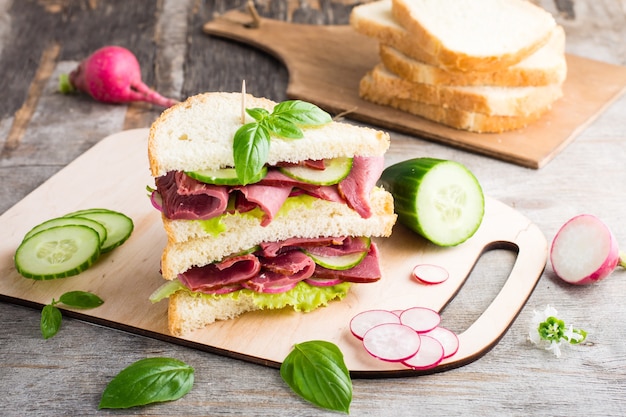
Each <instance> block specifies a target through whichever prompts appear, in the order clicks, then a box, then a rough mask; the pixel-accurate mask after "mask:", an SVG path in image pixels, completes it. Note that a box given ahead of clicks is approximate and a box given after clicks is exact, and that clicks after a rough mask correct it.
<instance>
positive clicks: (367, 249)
mask: <svg viewBox="0 0 626 417" xmlns="http://www.w3.org/2000/svg"><path fill="white" fill-rule="evenodd" d="M290 103H293V102H290ZM299 103H300V104H306V105H308V103H302V102H299ZM276 105H277V103H275V102H272V101H270V100H267V99H263V98H255V97H252V96H250V95H245V96H244V95H242V94H239V93H206V94H200V95H197V96H194V97H191V98H189V99H188V100H187V101H185V102H183V103H180V104H177V105H176V106H174V107H171V108H169V109H167V110H166V111H165V112H163V114H162V115H161V116H160V117H159V119H158V120H156V121H155V123H154V124H153V125H152V127H151V129H150V137H149V143H148V155H149V159H150V170H151V173H152V176H153V177H154V178H155V186H156V187H155V189H154V192H153V193H152V201H153V204H154V205H155V207H157V208H158V209H159V210H160V211H161V212H162V220H163V226H164V228H165V231H166V233H167V237H168V241H167V245H166V247H165V248H164V250H163V255H162V258H161V274H162V275H163V277H164V278H165V279H166V280H167V281H168V282H167V283H166V284H165V285H164V286H162V287H161V288H160V289H159V290H158V291H157V292H156V293H155V294H154V295H153V297H152V299H153V301H158V300H160V299H162V298H165V297H167V298H169V309H168V321H169V331H170V333H172V334H173V335H184V334H187V333H189V332H191V331H193V330H196V329H199V328H202V327H204V326H206V325H208V324H210V323H213V322H214V321H216V320H226V319H231V318H234V317H237V316H239V315H240V314H243V313H245V312H248V311H253V310H260V309H280V308H284V307H291V308H293V309H295V310H296V311H302V312H308V311H311V310H314V309H316V308H318V307H320V306H326V305H327V304H328V302H329V301H331V300H340V299H342V298H343V297H345V295H346V294H347V292H348V290H349V287H350V286H351V284H353V283H363V284H366V283H370V282H375V281H378V280H379V279H380V278H381V269H380V264H379V253H378V249H377V247H376V244H375V243H374V242H373V240H372V239H371V238H372V237H387V236H389V235H390V234H391V230H392V227H393V225H394V223H395V220H396V215H395V214H394V212H393V199H392V197H391V195H390V194H389V193H388V192H386V191H384V190H383V189H381V188H379V187H377V186H376V182H377V180H378V178H379V176H380V174H381V172H382V170H383V165H384V161H383V155H384V153H385V152H386V150H387V149H388V147H389V136H388V135H387V134H386V133H384V132H381V131H377V130H373V129H369V128H364V127H358V126H354V125H350V124H346V123H338V122H334V121H330V117H329V116H328V121H326V122H324V123H323V124H321V125H319V126H310V125H308V124H307V121H306V114H304V118H303V119H302V120H303V122H302V123H301V124H300V126H299V128H300V130H301V132H302V137H300V138H296V139H294V138H285V137H282V136H281V135H277V134H275V133H272V134H271V135H270V137H269V149H266V151H267V152H266V154H265V155H263V151H260V154H261V156H260V157H261V158H264V159H263V164H262V168H261V169H260V170H259V172H257V173H255V175H253V176H252V177H251V176H249V175H248V176H246V175H243V176H242V172H244V171H245V167H243V166H238V167H237V166H236V164H235V161H236V160H238V161H241V159H237V156H236V154H237V152H239V153H241V149H239V150H238V151H234V150H233V147H234V146H235V147H237V146H238V145H234V142H235V136H236V134H237V132H238V131H239V132H241V128H242V126H244V125H246V126H253V127H255V126H256V127H258V125H255V119H254V118H253V117H251V114H252V115H256V116H255V118H257V120H260V118H262V117H263V115H269V114H271V113H272V112H273V111H274V108H275V106H276ZM281 105H282V104H281ZM281 105H279V106H281ZM242 106H245V108H246V109H248V111H247V112H244V111H242ZM312 107H314V106H312ZM305 108H306V106H305ZM250 109H252V110H250ZM317 110H319V109H317ZM305 113H306V111H305ZM322 113H323V112H322ZM244 130H245V129H244ZM248 130H249V132H248V133H250V129H248ZM279 130H280V129H279ZM252 132H254V129H252ZM244 148H245V146H244ZM246 150H247V151H248V156H250V155H252V156H254V155H256V154H255V152H257V151H259V150H258V149H257V148H256V147H251V148H246ZM257 156H258V155H257ZM252 159H255V158H252ZM256 159H258V158H256ZM256 162H257V163H258V160H257V161H256ZM240 165H243V164H242V163H241V162H240ZM251 179H252V180H251ZM248 181H250V182H248Z"/></svg>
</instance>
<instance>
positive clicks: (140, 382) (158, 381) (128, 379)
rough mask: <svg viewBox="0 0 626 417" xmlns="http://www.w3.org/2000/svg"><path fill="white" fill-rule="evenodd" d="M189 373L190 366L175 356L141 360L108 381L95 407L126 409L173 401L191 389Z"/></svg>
mask: <svg viewBox="0 0 626 417" xmlns="http://www.w3.org/2000/svg"><path fill="white" fill-rule="evenodd" d="M193 373H194V370H193V368H192V367H190V366H189V365H187V364H185V363H184V362H181V361H179V360H176V359H171V358H147V359H141V360H139V361H137V362H135V363H133V364H131V365H130V366H128V367H127V368H125V369H124V370H122V371H121V372H120V373H119V374H117V376H116V377H115V378H113V379H112V380H111V382H109V384H108V385H107V387H106V388H105V390H104V392H103V393H102V398H101V400H100V404H99V405H98V409H102V408H129V407H136V406H141V405H146V404H151V403H155V402H164V401H173V400H177V399H179V398H181V397H183V396H184V395H185V394H187V393H188V392H189V391H190V390H191V387H192V386H193V380H194V374H193Z"/></svg>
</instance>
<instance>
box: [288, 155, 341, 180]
mask: <svg viewBox="0 0 626 417" xmlns="http://www.w3.org/2000/svg"><path fill="white" fill-rule="evenodd" d="M324 167H325V168H324V169H314V168H309V167H305V166H300V165H298V166H290V167H280V168H279V169H280V171H281V172H282V173H283V174H285V175H287V176H288V177H290V178H293V179H295V180H298V181H302V182H306V183H309V184H314V185H333V184H337V183H339V182H340V181H341V180H342V179H344V178H345V177H347V176H348V174H349V173H350V170H351V169H352V158H343V157H342V158H332V159H324Z"/></svg>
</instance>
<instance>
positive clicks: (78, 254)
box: [14, 224, 100, 280]
mask: <svg viewBox="0 0 626 417" xmlns="http://www.w3.org/2000/svg"><path fill="white" fill-rule="evenodd" d="M99 256H100V236H99V235H98V233H97V232H96V231H95V230H94V229H92V228H91V227H88V226H83V225H78V224H71V225H65V226H55V227H51V228H48V229H44V230H42V231H40V232H38V233H35V234H33V235H32V236H31V237H29V238H28V239H25V240H24V241H22V243H21V244H20V246H19V247H18V248H17V250H16V251H15V259H14V261H15V268H16V269H17V271H18V272H19V273H20V274H21V275H22V276H24V277H26V278H32V279H36V280H49V279H55V278H65V277H69V276H72V275H76V274H79V273H81V272H82V271H84V270H85V269H87V268H89V267H90V266H91V265H92V264H93V263H94V262H95V261H96V260H97V259H98V257H99Z"/></svg>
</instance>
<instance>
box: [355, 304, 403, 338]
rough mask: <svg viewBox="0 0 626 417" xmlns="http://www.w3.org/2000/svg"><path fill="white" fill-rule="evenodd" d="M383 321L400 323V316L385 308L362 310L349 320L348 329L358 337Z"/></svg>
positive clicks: (383, 322)
mask: <svg viewBox="0 0 626 417" xmlns="http://www.w3.org/2000/svg"><path fill="white" fill-rule="evenodd" d="M385 323H395V324H400V317H399V316H397V315H395V314H394V313H392V312H391V311H387V310H367V311H363V312H361V313H359V314H357V315H356V316H354V317H353V318H352V320H350V331H351V332H352V334H353V335H355V336H356V337H357V338H359V339H363V336H364V335H365V333H367V331H368V330H370V329H371V328H373V327H375V326H378V325H380V324H385Z"/></svg>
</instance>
